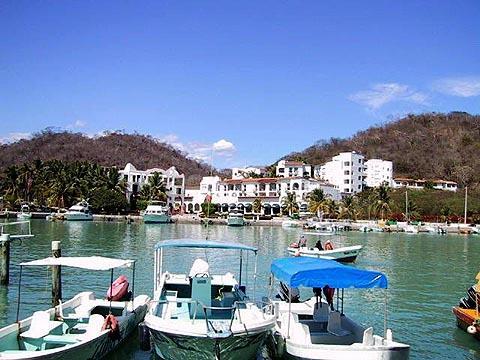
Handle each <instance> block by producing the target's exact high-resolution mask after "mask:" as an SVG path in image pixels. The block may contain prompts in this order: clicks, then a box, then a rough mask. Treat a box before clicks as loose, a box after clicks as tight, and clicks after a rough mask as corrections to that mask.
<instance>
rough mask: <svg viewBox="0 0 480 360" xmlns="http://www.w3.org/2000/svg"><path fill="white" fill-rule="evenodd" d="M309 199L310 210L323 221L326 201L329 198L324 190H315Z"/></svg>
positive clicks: (309, 195)
mask: <svg viewBox="0 0 480 360" xmlns="http://www.w3.org/2000/svg"><path fill="white" fill-rule="evenodd" d="M307 199H308V210H309V211H310V212H312V213H315V214H317V217H318V218H319V219H321V218H322V217H323V213H324V210H325V200H327V197H326V196H325V193H324V192H323V190H322V189H320V188H318V189H314V190H313V191H312V192H310V193H309V194H308V195H307Z"/></svg>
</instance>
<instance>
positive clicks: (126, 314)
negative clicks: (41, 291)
mask: <svg viewBox="0 0 480 360" xmlns="http://www.w3.org/2000/svg"><path fill="white" fill-rule="evenodd" d="M134 264H135V262H134V261H133V260H121V259H111V258H105V257H100V256H91V257H59V258H53V257H51V258H46V259H40V260H35V261H30V262H25V263H21V264H20V275H19V289H21V279H22V269H23V268H25V267H27V268H28V267H32V266H35V267H37V266H69V267H75V268H81V269H86V270H107V271H108V270H109V271H110V272H111V283H114V282H113V270H114V269H116V268H120V267H131V268H132V269H133V283H132V290H131V292H130V293H129V296H127V297H124V298H122V299H117V300H116V301H114V300H113V299H111V300H106V299H96V298H95V295H94V294H93V292H81V293H79V294H77V295H76V296H74V297H73V298H72V299H70V300H68V301H66V302H64V303H60V305H58V306H56V307H54V308H50V309H48V310H45V311H36V312H34V313H33V315H32V316H30V317H28V318H26V319H24V320H19V319H18V313H19V307H20V292H19V294H18V308H17V322H16V323H14V324H11V325H8V326H6V327H4V328H2V329H0V359H16V360H18V359H59V358H62V359H99V358H102V357H104V356H105V355H106V354H108V353H109V352H111V351H112V350H113V349H115V348H116V347H117V346H118V345H119V344H120V343H121V342H122V341H123V340H124V339H125V338H126V337H127V336H128V335H129V334H130V333H131V332H132V331H134V330H135V329H136V327H137V325H138V324H139V323H140V322H141V321H142V320H143V318H144V316H145V313H146V312H147V304H148V301H149V297H148V296H147V295H139V296H136V297H135V295H134V289H135V287H134V284H135V265H134ZM112 291H113V287H112V286H111V288H110V289H109V292H110V293H112Z"/></svg>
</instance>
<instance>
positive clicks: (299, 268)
mask: <svg viewBox="0 0 480 360" xmlns="http://www.w3.org/2000/svg"><path fill="white" fill-rule="evenodd" d="M271 274H272V277H271V284H272V285H273V284H274V282H275V280H278V281H280V287H279V293H278V295H277V296H276V297H275V299H273V300H272V302H273V304H274V308H275V314H276V316H277V317H278V319H277V325H276V332H275V336H274V338H275V343H276V346H275V349H274V351H275V353H276V355H277V356H279V357H282V356H288V357H290V358H295V359H352V358H358V359H368V360H369V359H388V360H390V359H395V360H396V359H399V360H400V359H401V360H403V359H408V357H409V352H410V347H409V345H406V344H402V343H399V342H396V341H393V336H392V331H391V330H390V329H387V317H386V315H387V311H386V309H387V307H386V306H387V296H386V289H387V287H388V280H387V277H386V276H385V275H384V274H383V273H381V272H378V271H372V270H363V269H359V268H355V267H351V266H347V265H343V264H340V263H338V262H336V261H333V260H326V259H315V258H306V257H294V258H282V259H277V260H275V261H273V262H272V265H271ZM298 288H312V289H313V293H314V296H313V297H311V298H310V299H308V300H306V301H300V298H299V292H298ZM344 289H383V290H382V291H385V318H384V336H383V337H382V336H379V335H374V334H373V327H368V328H367V327H365V326H363V325H361V324H359V323H357V322H355V321H353V320H352V319H350V318H349V317H347V316H346V315H345V314H344V311H343V308H344V306H343V302H344ZM335 294H336V305H335Z"/></svg>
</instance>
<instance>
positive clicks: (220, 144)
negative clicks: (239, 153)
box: [213, 139, 235, 153]
mask: <svg viewBox="0 0 480 360" xmlns="http://www.w3.org/2000/svg"><path fill="white" fill-rule="evenodd" d="M213 150H214V151H217V152H222V153H225V152H232V151H235V146H234V145H233V144H232V143H231V142H230V141H227V140H225V139H221V140H218V141H217V142H214V143H213Z"/></svg>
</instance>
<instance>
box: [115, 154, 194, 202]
mask: <svg viewBox="0 0 480 360" xmlns="http://www.w3.org/2000/svg"><path fill="white" fill-rule="evenodd" d="M155 172H157V173H159V174H160V176H161V178H162V181H163V183H164V185H165V188H166V194H167V205H169V206H172V207H173V208H181V206H182V205H183V204H184V202H185V174H180V173H179V172H178V171H177V169H175V167H174V166H172V167H170V168H168V169H167V170H163V169H160V168H153V169H148V170H137V169H136V168H135V166H133V165H132V164H130V163H128V164H127V165H125V168H124V169H123V170H120V171H119V174H120V176H122V177H123V179H124V180H125V181H126V183H127V189H126V196H127V200H128V201H129V202H130V200H131V198H132V196H137V194H138V193H139V192H140V190H141V189H142V187H143V185H145V184H147V183H148V179H149V178H150V177H151V176H152V174H153V173H155Z"/></svg>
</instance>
